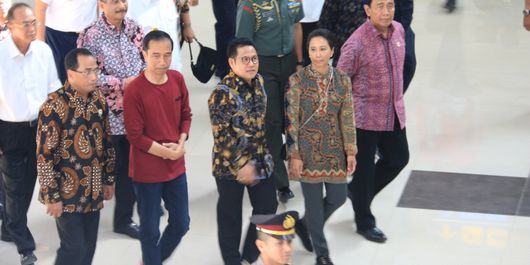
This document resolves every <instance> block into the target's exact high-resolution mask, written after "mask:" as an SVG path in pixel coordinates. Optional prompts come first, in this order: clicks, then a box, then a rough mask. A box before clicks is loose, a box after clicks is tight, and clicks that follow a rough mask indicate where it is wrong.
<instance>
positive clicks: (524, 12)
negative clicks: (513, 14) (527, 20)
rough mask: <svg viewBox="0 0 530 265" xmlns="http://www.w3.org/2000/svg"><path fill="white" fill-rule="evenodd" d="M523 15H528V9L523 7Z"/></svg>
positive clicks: (529, 12) (529, 11) (529, 10)
mask: <svg viewBox="0 0 530 265" xmlns="http://www.w3.org/2000/svg"><path fill="white" fill-rule="evenodd" d="M523 15H524V16H525V17H527V16H529V15H530V9H525V10H523Z"/></svg>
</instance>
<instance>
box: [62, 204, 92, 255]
mask: <svg viewBox="0 0 530 265" xmlns="http://www.w3.org/2000/svg"><path fill="white" fill-rule="evenodd" d="M55 224H56V225H57V231H58V232H59V239H60V240H61V246H60V247H59V249H58V250H57V258H56V259H55V265H90V264H92V259H93V258H94V252H95V251H96V242H97V239H98V227H99V211H96V212H89V213H63V214H62V215H61V217H59V218H57V219H55Z"/></svg>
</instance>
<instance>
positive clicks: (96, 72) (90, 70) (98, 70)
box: [72, 68, 101, 77]
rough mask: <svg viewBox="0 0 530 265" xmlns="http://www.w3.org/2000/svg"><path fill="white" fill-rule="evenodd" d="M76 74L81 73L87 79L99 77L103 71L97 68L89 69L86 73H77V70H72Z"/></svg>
mask: <svg viewBox="0 0 530 265" xmlns="http://www.w3.org/2000/svg"><path fill="white" fill-rule="evenodd" d="M72 71H74V72H77V73H80V74H82V75H84V76H86V77H89V76H90V75H91V74H95V75H96V76H98V75H99V74H100V73H101V70H100V69H99V68H96V69H87V70H85V71H77V70H72Z"/></svg>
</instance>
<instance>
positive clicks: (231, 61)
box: [228, 58, 236, 69]
mask: <svg viewBox="0 0 530 265" xmlns="http://www.w3.org/2000/svg"><path fill="white" fill-rule="evenodd" d="M228 66H230V68H232V69H234V67H236V59H234V58H228Z"/></svg>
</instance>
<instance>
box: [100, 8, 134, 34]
mask: <svg viewBox="0 0 530 265" xmlns="http://www.w3.org/2000/svg"><path fill="white" fill-rule="evenodd" d="M101 20H102V21H103V24H104V25H105V26H106V28H107V29H108V30H110V31H115V32H120V31H126V29H127V28H128V24H129V23H127V18H124V19H123V21H122V25H123V28H121V29H118V28H117V27H116V26H114V25H112V24H110V22H109V21H108V20H107V17H106V16H105V13H101Z"/></svg>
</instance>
